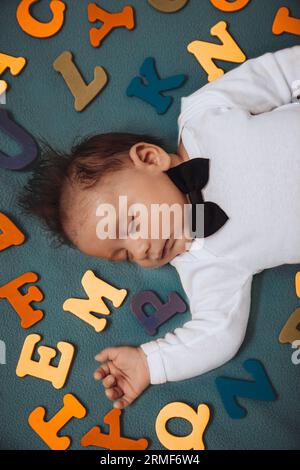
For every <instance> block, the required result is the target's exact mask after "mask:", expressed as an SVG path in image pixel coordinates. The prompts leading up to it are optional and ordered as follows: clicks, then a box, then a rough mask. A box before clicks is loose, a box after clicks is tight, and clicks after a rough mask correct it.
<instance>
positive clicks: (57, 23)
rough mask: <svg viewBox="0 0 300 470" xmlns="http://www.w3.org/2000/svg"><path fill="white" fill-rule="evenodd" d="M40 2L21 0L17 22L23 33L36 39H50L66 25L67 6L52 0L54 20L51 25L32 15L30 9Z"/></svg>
mask: <svg viewBox="0 0 300 470" xmlns="http://www.w3.org/2000/svg"><path fill="white" fill-rule="evenodd" d="M38 1H39V0H21V2H20V4H19V6H18V8H17V20H18V23H19V25H20V26H21V28H22V29H23V31H25V33H27V34H29V35H30V36H33V37H34V38H49V37H50V36H54V34H56V33H58V31H60V29H61V28H62V26H63V24H64V11H65V9H66V5H65V4H64V2H61V1H60V0H51V2H50V10H51V11H52V13H53V19H52V20H51V21H49V23H43V22H41V21H38V20H36V19H35V18H33V16H32V15H31V14H30V7H31V5H33V4H34V3H37V2H38Z"/></svg>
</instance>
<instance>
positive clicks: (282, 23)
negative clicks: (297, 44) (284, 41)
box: [272, 7, 300, 36]
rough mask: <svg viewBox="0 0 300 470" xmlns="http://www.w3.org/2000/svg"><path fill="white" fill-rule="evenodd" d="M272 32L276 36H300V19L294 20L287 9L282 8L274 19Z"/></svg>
mask: <svg viewBox="0 0 300 470" xmlns="http://www.w3.org/2000/svg"><path fill="white" fill-rule="evenodd" d="M272 32H273V33H274V34H282V33H290V34H296V35H297V36H300V19H299V18H293V17H292V16H291V15H290V11H289V9H288V8H286V7H281V8H279V10H278V11H277V13H276V16H275V18H274V22H273V27H272Z"/></svg>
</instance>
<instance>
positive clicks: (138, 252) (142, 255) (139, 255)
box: [131, 240, 150, 261]
mask: <svg viewBox="0 0 300 470" xmlns="http://www.w3.org/2000/svg"><path fill="white" fill-rule="evenodd" d="M149 247H150V244H149V242H148V241H147V240H136V241H135V243H133V246H132V250H131V253H132V256H133V259H134V260H135V261H142V260H144V259H147V258H148V252H149Z"/></svg>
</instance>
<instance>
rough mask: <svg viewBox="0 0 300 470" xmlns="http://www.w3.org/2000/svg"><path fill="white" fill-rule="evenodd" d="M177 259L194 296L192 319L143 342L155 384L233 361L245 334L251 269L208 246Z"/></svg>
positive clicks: (206, 370) (191, 295) (182, 276)
mask: <svg viewBox="0 0 300 470" xmlns="http://www.w3.org/2000/svg"><path fill="white" fill-rule="evenodd" d="M186 254H187V253H185V254H184V255H181V256H182V257H185V258H184V259H185V260H183V261H181V260H180V256H179V257H177V258H178V261H176V260H177V258H175V259H174V260H173V261H172V264H173V265H174V266H175V267H177V269H178V271H179V274H180V278H181V281H182V285H183V288H184V289H185V291H186V293H187V296H188V298H189V301H190V311H191V316H192V319H191V320H190V321H188V322H186V323H185V324H184V325H183V326H182V327H179V328H176V329H175V330H174V332H173V333H167V334H166V336H165V337H164V338H159V339H157V340H154V341H150V342H148V343H144V344H142V345H141V348H142V349H143V351H144V352H145V354H146V356H147V363H148V366H149V370H150V382H151V384H161V383H164V382H168V381H169V382H172V381H177V380H184V379H189V378H192V377H196V376H197V375H201V374H203V373H205V372H208V371H210V370H212V369H215V368H217V367H219V366H221V365H223V364H224V363H225V362H227V361H229V360H230V359H231V358H232V357H233V356H234V355H235V354H236V353H237V351H238V349H239V348H240V345H241V343H242V341H243V339H244V336H245V333H246V328H247V323H248V317H249V311H250V303H251V284H252V278H253V276H252V274H250V273H249V272H248V271H246V270H245V269H243V268H241V267H240V266H239V264H238V263H237V262H233V261H230V260H227V259H224V258H219V257H215V256H214V255H211V254H210V253H207V252H204V251H203V250H202V254H201V255H200V256H199V255H197V256H194V255H193V254H192V253H191V254H190V256H186Z"/></svg>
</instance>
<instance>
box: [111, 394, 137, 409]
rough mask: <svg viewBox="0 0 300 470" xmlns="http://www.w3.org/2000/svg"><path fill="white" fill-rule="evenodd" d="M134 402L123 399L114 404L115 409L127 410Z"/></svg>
mask: <svg viewBox="0 0 300 470" xmlns="http://www.w3.org/2000/svg"><path fill="white" fill-rule="evenodd" d="M132 402H133V400H127V399H126V398H124V397H123V398H121V399H120V400H117V401H116V402H115V403H114V408H118V409H122V408H127V407H128V406H129V405H131V403H132Z"/></svg>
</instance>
